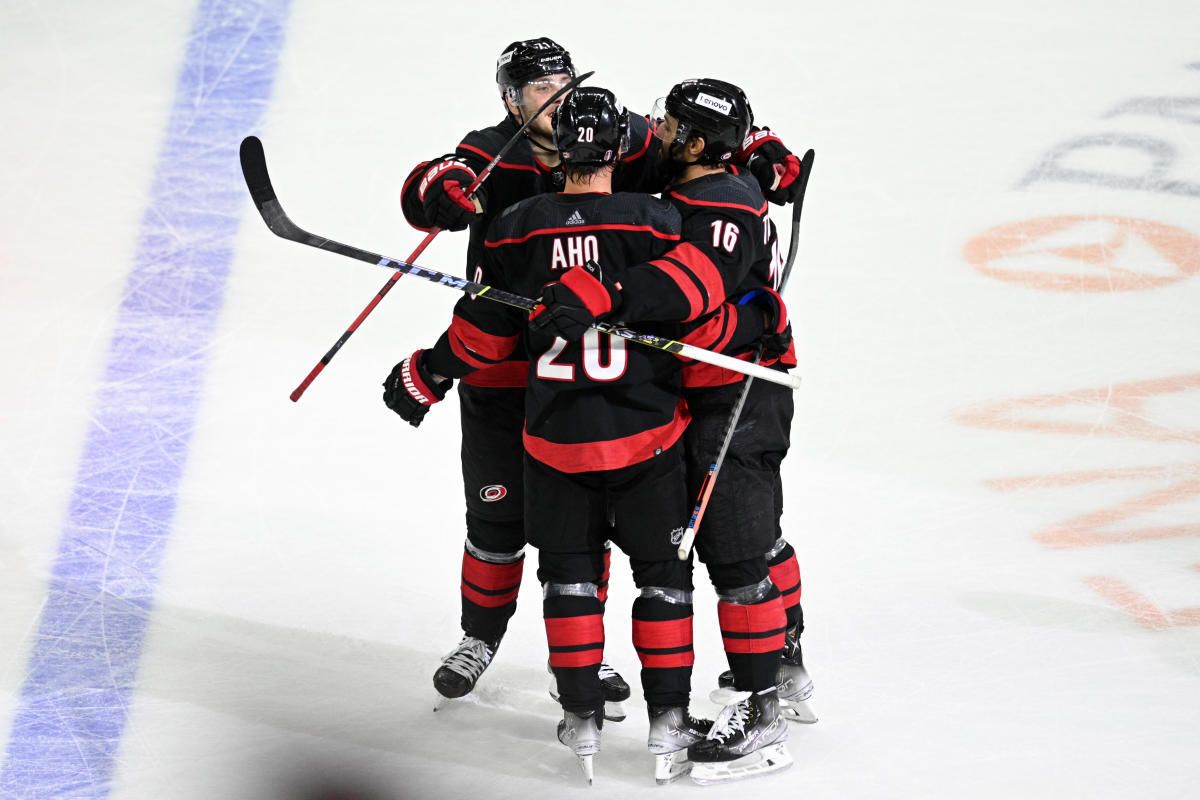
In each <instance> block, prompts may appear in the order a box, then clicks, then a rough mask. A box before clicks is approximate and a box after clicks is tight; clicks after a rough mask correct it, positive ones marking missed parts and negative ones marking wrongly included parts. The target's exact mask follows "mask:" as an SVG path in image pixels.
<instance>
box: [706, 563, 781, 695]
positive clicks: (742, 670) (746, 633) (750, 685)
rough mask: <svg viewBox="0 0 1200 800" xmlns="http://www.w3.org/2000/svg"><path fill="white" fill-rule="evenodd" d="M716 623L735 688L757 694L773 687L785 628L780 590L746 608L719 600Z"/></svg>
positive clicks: (774, 590)
mask: <svg viewBox="0 0 1200 800" xmlns="http://www.w3.org/2000/svg"><path fill="white" fill-rule="evenodd" d="M717 619H718V621H719V622H720V624H721V639H722V640H723V641H724V644H725V657H726V658H727V659H728V660H729V668H730V669H731V670H733V686H734V688H735V689H737V690H738V691H740V692H757V691H761V690H763V689H769V688H771V687H772V686H774V685H775V681H776V674H777V673H778V671H779V659H780V657H781V656H782V654H783V637H784V631H785V629H786V626H787V615H786V614H785V613H784V610H783V601H782V599H781V597H780V595H779V590H778V589H776V588H775V587H774V586H772V587H771V590H770V592H769V593H768V594H767V596H766V598H765V599H764V600H762V601H761V602H758V603H753V604H749V605H743V604H741V603H731V602H728V601H726V600H721V601H720V602H718V603H717Z"/></svg>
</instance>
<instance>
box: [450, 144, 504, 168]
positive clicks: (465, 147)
mask: <svg viewBox="0 0 1200 800" xmlns="http://www.w3.org/2000/svg"><path fill="white" fill-rule="evenodd" d="M458 149H459V150H470V151H471V152H472V153H476V154H478V155H479V156H481V157H482V158H483V160H484V161H486V162H487V163H489V164H490V163H492V159H493V158H495V156H494V155H492V154H491V153H485V152H484V151H482V150H480V149H479V148H478V147H475V146H473V145H469V144H467V143H466V142H463V143H461V144H460V145H459V146H458Z"/></svg>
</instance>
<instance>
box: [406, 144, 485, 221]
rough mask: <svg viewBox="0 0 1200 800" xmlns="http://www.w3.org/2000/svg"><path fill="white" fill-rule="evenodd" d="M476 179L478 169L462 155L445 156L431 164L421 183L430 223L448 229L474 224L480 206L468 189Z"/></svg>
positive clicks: (421, 196) (423, 200)
mask: <svg viewBox="0 0 1200 800" xmlns="http://www.w3.org/2000/svg"><path fill="white" fill-rule="evenodd" d="M474 182H475V172H474V170H472V169H471V168H470V167H469V166H467V164H466V162H465V161H463V160H462V159H458V158H444V159H442V160H441V161H435V162H433V163H432V164H430V165H429V169H427V170H426V171H425V175H424V177H422V178H421V183H420V185H419V186H418V187H417V197H419V198H420V199H421V205H422V206H423V207H424V208H425V219H426V220H427V221H428V222H429V224H430V225H433V226H435V227H438V228H442V229H443V230H447V231H461V230H462V229H463V228H466V227H467V226H468V225H470V224H471V222H472V220H474V219H475V216H476V209H475V202H474V201H473V200H472V199H471V198H469V197H467V194H466V192H467V189H469V188H470V187H471V184H472V183H474Z"/></svg>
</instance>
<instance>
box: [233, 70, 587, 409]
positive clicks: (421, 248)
mask: <svg viewBox="0 0 1200 800" xmlns="http://www.w3.org/2000/svg"><path fill="white" fill-rule="evenodd" d="M594 74H595V72H594V71H593V72H585V73H583V74H582V75H580V76H579V77H577V78H574V79H573V80H571V82H570V83H568V84H567V85H566V86H563V87H562V88H561V89H559V90H558V91H557V92H555V93H554V94H553V95H551V96H550V99H549V100H547V101H546V102H544V103H542V105H541V107H540V108H538V110H537V113H536V114H534V115H533V116H531V117H530V118H529V119H527V120H525V124H524V125H522V126H521V127H520V128H519V129H518V130H517V132H516V133H514V134H513V135H512V137H511V138H510V139H509V140H508V141H507V142H505V143H504V146H503V147H501V148H500V152H498V153H496V155H495V156H494V157H493V158H492V160H491V161H490V162H488V165H487V166H486V167H484V168H483V171H481V172H480V173H479V175H478V177H476V178H475V181H474V182H473V183H472V184H471V185H470V186H469V187H467V191H466V195H467V197H471V196H473V195H474V194H475V190H476V189H478V188H479V185H480V184H481V183H483V182H484V181H485V180H487V177H488V175H491V174H492V170H493V169H495V168H496V165H497V164H499V163H500V159H502V158H504V156H505V154H506V153H508V151H509V150H511V149H512V146H513V145H514V144H516V143H517V141H518V140H519V139H520V138H521V135H522V134H524V133H525V131H527V130H529V126H530V125H532V124H533V121H534V120H535V119H537V118H538V117H540V116H541V115H542V112H543V111H545V110H546V108H547V107H548V106H549V105H550V104H551V103H553V102H554V101H555V100H557V99H558V98H560V97H562V96H563V95H564V94H565V93H567V92H569V91H571V90H572V89H574V88H575V87H576V86H578V85H579V84H581V83H583V81H585V80H586V79H588V78H590V77H591V76H592V75H594ZM253 138H254V137H249V138H248V139H246V141H243V142H242V153H243V155H242V172H243V173H245V171H246V156H245V150H246V142H248V141H249V140H250V139H253ZM255 141H258V140H257V139H255ZM258 150H259V151H260V152H261V150H262V143H261V142H259V144H258ZM247 180H249V179H248V178H247ZM251 194H253V190H251ZM256 202H257V201H256ZM441 232H442V229H441V228H434V229H432V230H431V231H429V233H428V234H426V235H425V238H424V239H422V240H421V243H420V244H418V245H417V249H416V250H413V251H412V253H411V254H410V255H409V256H408V259H407V260H408V261H413V260H415V259H416V258H417V256H419V255H421V253H423V252H425V248H426V247H427V246H428V245H429V243H430V242H432V241H433V237H435V236H437V235H438V234H439V233H441ZM305 244H309V243H308V242H306V243H305ZM314 246H315V247H321V245H314ZM403 274H404V273H403V272H396V273H395V274H393V275H392V277H390V278H388V282H387V283H385V284H384V285H383V288H382V289H380V290H379V291H378V292H376V294H375V296H374V297H373V298H371V302H370V303H368V304H367V307H366V308H364V309H363V310H362V313H361V314H359V315H358V316H357V317H355V319H354V322H352V323H350V327H349V328H347V329H346V332H345V333H343V334H342V335H341V338H339V339H338V340H337V341H336V342H334V344H333V347H331V348H330V349H329V352H328V353H326V354H325V355H324V356H322V357H321V360H320V361H319V362H317V365H316V366H315V367H313V368H312V371H311V372H309V373H308V375H307V376H306V377H305V378H304V380H302V381H301V382H300V385H299V386H297V387H296V388H295V389H293V390H292V393H291V395H290V397H291V398H292V402H293V403H294V402H296V401H297V400H299V399H300V396H301V395H302V394H304V390H305V389H307V388H308V385H309V384H310V383H312V382H313V380H315V379H316V377H317V375H319V374H321V370H323V369H325V365H326V364H328V363H329V362H330V361H332V360H333V357H334V356H336V355H337V353H338V351H339V350H341V349H342V345H344V344H345V343H346V340H348V339H349V338H350V337H351V336H352V335H354V332H355V331H356V330H358V326H359V325H361V324H362V321H363V320H364V319H366V318H367V315H368V314H370V313H371V312H372V311H373V310H374V309H375V306H377V305H379V301H380V300H382V299H383V298H384V295H386V294H387V293H388V292H389V291H391V289H392V287H393V286H395V285H396V281H398V280H400V276H401V275H403Z"/></svg>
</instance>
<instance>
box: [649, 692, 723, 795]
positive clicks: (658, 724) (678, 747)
mask: <svg viewBox="0 0 1200 800" xmlns="http://www.w3.org/2000/svg"><path fill="white" fill-rule="evenodd" d="M649 711H650V735H649V736H648V737H647V738H646V747H648V748H649V749H650V752H651V754H653V755H654V780H655V782H657V783H658V784H660V785H661V784H664V783H670V782H671V781H673V780H675V779H676V778H678V777H680V776H681V775H686V774H688V772H689V771H690V770H691V768H692V765H691V763H690V762H689V761H688V760H687V749H688V747H689V746H690V745H693V744H695V743H696V742H699V741H701V740H702V739H704V737H706V736H708V732H709V730H711V729H712V720H710V719H696V718H695V717H693V716H692V715H691V714H689V713H688V710H687V708H686V707H685V706H650V707H649Z"/></svg>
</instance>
